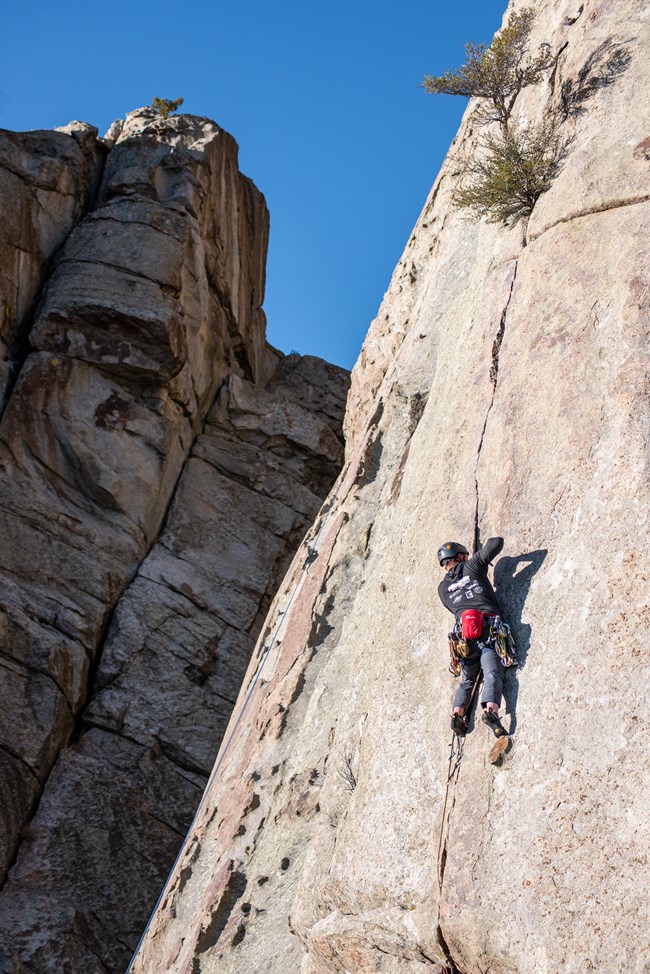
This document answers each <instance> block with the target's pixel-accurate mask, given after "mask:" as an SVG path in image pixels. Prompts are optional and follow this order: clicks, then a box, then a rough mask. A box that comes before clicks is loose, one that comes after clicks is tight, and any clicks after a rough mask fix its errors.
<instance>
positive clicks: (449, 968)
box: [436, 923, 465, 974]
mask: <svg viewBox="0 0 650 974" xmlns="http://www.w3.org/2000/svg"><path fill="white" fill-rule="evenodd" d="M436 937H437V940H438V946H439V947H440V950H441V951H442V953H443V954H444V955H445V960H446V965H445V966H444V967H442V968H441V970H440V974H465V972H464V971H463V970H462V968H460V967H459V966H458V964H457V963H456V961H455V960H454V957H453V956H452V954H451V951H450V950H449V946H448V944H447V941H446V940H445V937H444V934H443V932H442V927H441V926H440V924H439V923H438V928H437V930H436Z"/></svg>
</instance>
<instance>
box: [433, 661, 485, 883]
mask: <svg viewBox="0 0 650 974" xmlns="http://www.w3.org/2000/svg"><path fill="white" fill-rule="evenodd" d="M480 681H481V671H480V670H479V671H478V673H477V674H476V679H475V680H474V686H473V687H472V695H471V697H470V698H469V703H468V705H467V709H466V711H465V713H466V714H467V716H468V717H469V715H470V714H471V712H472V707H473V704H474V698H475V696H476V691H477V690H478V685H479V683H480ZM464 751H465V738H464V737H461V736H460V735H459V734H457V733H456V732H455V731H454V733H453V735H452V738H451V744H450V745H449V761H448V764H449V768H448V770H447V783H446V785H445V800H444V802H443V804H442V822H441V824H440V836H439V838H438V853H437V860H438V886H439V888H440V890H442V878H443V875H444V871H445V868H444V867H445V861H446V859H447V840H448V839H449V828H450V824H451V813H452V812H453V810H454V805H455V804H456V783H457V782H458V776H459V774H460V762H461V761H462V760H463V753H464ZM454 757H455V758H456V762H455V764H454V765H453V766H452V761H453V759H454ZM450 792H451V794H452V795H453V801H452V803H451V805H450V806H449V811H447V803H448V801H449V794H450ZM445 815H446V818H445ZM443 838H444V841H443Z"/></svg>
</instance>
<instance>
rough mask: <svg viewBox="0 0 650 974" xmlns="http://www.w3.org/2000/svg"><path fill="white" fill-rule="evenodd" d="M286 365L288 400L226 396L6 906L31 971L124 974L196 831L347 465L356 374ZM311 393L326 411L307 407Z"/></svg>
mask: <svg viewBox="0 0 650 974" xmlns="http://www.w3.org/2000/svg"><path fill="white" fill-rule="evenodd" d="M289 365H290V368H289V369H283V370H282V371H281V373H280V375H281V385H282V391H281V393H278V392H276V393H270V392H266V391H264V390H262V389H260V388H258V387H257V386H255V385H254V384H253V383H251V382H248V381H247V380H245V379H241V378H239V377H237V376H231V377H230V379H229V380H228V381H227V383H226V384H224V386H223V387H222V389H221V391H220V393H219V395H218V398H217V401H216V402H215V404H214V406H213V408H212V409H211V411H210V413H209V415H208V418H207V422H206V424H205V428H204V430H203V433H202V434H201V435H200V436H199V437H198V439H197V440H196V442H195V444H194V447H193V450H192V453H191V456H190V458H189V460H188V462H187V464H186V465H185V468H184V470H183V474H182V477H181V479H180V482H179V485H178V488H177V490H176V492H175V494H174V500H173V503H172V505H171V508H170V511H169V513H168V516H167V519H166V526H165V529H164V531H163V533H162V535H161V536H160V538H159V540H158V542H157V543H156V544H155V545H154V547H153V548H152V550H151V552H150V553H149V555H148V556H147V557H146V558H145V560H144V561H143V563H142V564H141V565H140V568H139V570H138V573H137V575H136V577H135V579H134V580H133V582H132V583H131V585H130V586H129V588H128V589H127V591H126V592H125V594H124V596H123V597H122V598H121V599H120V601H119V603H118V606H117V609H116V611H115V614H114V616H113V618H112V621H111V624H110V628H109V630H108V634H107V638H106V644H105V646H104V648H103V652H102V656H101V662H100V664H99V668H98V670H97V674H96V676H95V680H94V686H93V695H92V698H91V700H90V702H89V704H88V705H87V707H86V709H85V711H84V713H83V718H82V722H81V726H80V729H79V732H78V733H79V737H78V741H77V742H76V743H75V744H74V745H73V746H72V747H70V748H68V749H66V750H64V751H63V753H62V755H61V757H60V760H59V762H58V763H57V765H56V767H55V770H54V772H53V773H52V775H51V777H50V779H49V781H48V785H47V787H46V789H45V793H44V796H43V798H42V800H41V802H40V805H39V809H38V813H37V815H36V817H35V818H34V820H33V822H32V823H31V824H30V826H29V830H28V835H27V840H26V842H25V843H24V844H23V846H22V848H21V851H20V855H19V857H18V860H17V863H16V865H15V866H14V868H13V869H12V871H11V873H10V876H9V879H8V881H7V883H6V885H5V888H4V891H3V893H2V894H1V895H0V931H2V932H3V935H4V936H2V937H0V941H1V942H6V943H7V944H8V945H9V946H10V948H11V952H12V953H13V957H14V958H15V963H16V964H18V963H19V962H20V963H22V964H24V965H26V967H27V969H28V970H38V971H39V972H42V974H44V972H47V971H52V972H55V971H57V972H58V971H60V970H62V969H64V968H65V969H69V970H75V971H77V970H78V971H83V972H84V974H91V972H103V971H106V970H109V971H116V972H121V971H123V970H124V969H125V967H126V966H127V964H128V961H129V959H130V956H131V954H132V952H133V950H134V949H135V946H136V944H137V941H138V939H139V936H140V933H141V931H142V929H143V927H144V925H145V923H146V920H147V918H148V916H149V914H150V913H151V910H152V909H153V906H154V904H155V901H156V897H157V895H158V892H159V889H160V887H161V885H162V883H163V882H164V879H165V876H166V874H167V872H168V870H169V869H170V867H171V864H172V862H173V859H174V857H175V855H176V853H177V851H178V847H179V845H180V841H181V838H182V836H183V835H184V834H185V832H186V831H187V828H188V827H189V825H190V822H191V819H192V815H193V813H194V810H195V808H196V805H197V804H198V801H199V798H200V794H201V790H202V789H203V787H204V785H205V782H206V779H207V776H208V774H209V771H210V767H211V765H212V762H213V760H214V756H215V753H216V751H217V749H218V746H219V743H220V740H221V737H222V736H223V731H224V729H225V727H226V725H227V722H228V719H229V717H230V713H231V710H232V706H233V703H234V701H235V699H236V697H237V693H238V692H239V688H240V686H241V683H242V679H243V677H244V674H245V671H246V667H247V665H248V661H249V659H250V655H251V652H252V650H253V647H254V644H255V637H256V635H257V633H258V631H259V629H260V627H261V625H262V622H263V619H264V617H265V615H266V612H267V609H268V606H269V603H270V600H271V597H272V595H273V593H274V591H275V589H276V588H277V585H278V582H279V580H280V579H281V577H282V575H283V574H284V572H285V570H286V568H287V566H288V563H289V561H290V560H291V558H292V556H293V554H294V552H295V549H296V547H297V546H298V544H299V542H300V540H301V539H302V537H303V535H304V534H305V531H306V530H307V527H308V526H309V524H310V523H311V522H312V521H313V518H314V517H315V515H316V513H317V510H318V507H319V506H320V503H321V500H322V496H323V494H324V493H325V492H326V490H327V489H328V487H329V486H330V484H331V483H332V481H333V480H334V479H335V477H336V474H337V473H338V470H339V469H340V466H341V463H342V459H343V445H342V442H341V441H340V440H338V439H337V438H336V436H335V435H334V434H333V433H332V432H331V429H330V425H329V424H330V423H332V422H336V419H337V414H338V424H339V426H340V421H341V418H342V414H343V406H344V400H345V393H346V391H347V384H348V383H347V378H348V377H347V373H345V372H344V371H343V370H342V369H335V368H334V367H333V366H328V365H326V363H324V362H320V361H319V360H317V359H313V358H312V359H307V360H299V359H298V357H295V356H294V357H292V361H291V362H290V363H289ZM292 379H294V380H295V386H292ZM309 381H311V382H313V383H314V396H313V399H314V400H318V408H317V409H316V411H314V410H310V409H309V408H306V405H300V403H304V404H308V403H309V399H310V397H309V394H308V389H309ZM328 390H329V394H328ZM292 400H293V401H292ZM321 410H322V411H321ZM71 819H72V821H73V822H74V823H75V828H74V829H70V827H69V825H70V820H71ZM88 823H92V827H88ZM16 969H18V970H20V969H21V968H20V967H18V968H16Z"/></svg>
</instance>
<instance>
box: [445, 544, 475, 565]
mask: <svg viewBox="0 0 650 974" xmlns="http://www.w3.org/2000/svg"><path fill="white" fill-rule="evenodd" d="M468 554H469V551H468V550H467V548H466V547H465V545H462V544H458V543H457V542H456V541H448V542H447V544H443V546H442V548H438V561H439V562H440V564H441V566H442V565H444V563H445V562H446V561H449V560H450V559H451V558H455V557H456V555H468Z"/></svg>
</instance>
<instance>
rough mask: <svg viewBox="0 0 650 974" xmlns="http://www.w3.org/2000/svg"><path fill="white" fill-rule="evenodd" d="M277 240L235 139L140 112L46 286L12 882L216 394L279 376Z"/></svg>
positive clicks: (18, 622) (17, 471)
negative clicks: (121, 603) (100, 659)
mask: <svg viewBox="0 0 650 974" xmlns="http://www.w3.org/2000/svg"><path fill="white" fill-rule="evenodd" d="M74 129H75V132H76V131H77V130H78V129H79V126H78V125H76V123H75V127H74ZM80 131H81V135H80V138H82V139H84V140H87V139H88V138H89V135H88V133H87V132H86V131H85V130H83V129H81V130H80ZM59 137H60V138H61V139H64V140H65V144H66V145H68V142H69V141H70V136H69V135H64V134H60V136H59ZM75 144H76V143H75ZM267 232H268V214H267V211H266V207H265V204H264V200H263V198H262V196H261V195H260V194H259V193H258V191H257V190H256V189H255V188H254V187H253V186H252V184H251V183H250V181H249V180H247V179H246V178H245V177H243V176H242V175H241V174H240V173H239V171H238V168H237V146H236V143H235V142H234V140H233V139H232V138H231V137H230V136H229V135H227V134H226V133H225V132H222V131H221V130H220V129H219V128H218V127H217V126H216V125H215V124H214V123H213V122H210V121H209V120H207V119H200V118H195V117H193V116H181V117H179V118H176V119H173V120H167V121H166V122H163V120H155V119H154V120H151V119H149V118H148V117H144V118H142V117H141V113H134V114H133V115H132V116H131V117H130V118H129V119H128V120H127V124H126V125H125V127H124V132H123V135H122V137H121V139H120V140H119V142H118V143H117V144H116V145H115V147H114V148H113V150H112V151H111V153H110V156H109V158H108V161H107V163H106V167H105V171H104V176H103V181H102V185H101V188H100V191H99V197H98V202H97V205H96V208H95V209H94V210H93V212H92V213H91V214H89V215H88V216H87V217H86V218H85V219H84V220H83V221H82V223H80V224H79V226H78V227H77V228H76V229H75V230H74V232H73V233H72V234H70V236H69V237H68V239H67V241H66V244H65V246H64V248H63V250H62V251H61V253H60V255H59V259H58V262H57V266H56V269H55V271H54V273H53V275H52V277H51V278H50V279H49V281H48V286H47V289H46V292H45V294H44V295H43V297H42V299H41V301H40V304H39V307H38V311H37V314H36V318H35V321H34V324H33V327H32V329H31V332H30V336H29V338H30V344H31V346H32V347H33V348H34V349H35V351H34V352H33V353H32V354H30V355H29V356H28V357H27V359H26V361H25V363H24V365H23V367H22V370H21V372H20V375H19V377H18V381H17V384H16V386H15V389H14V391H13V394H12V396H11V399H10V400H9V403H8V405H7V408H6V410H5V413H4V415H3V417H2V423H1V424H0V471H1V473H2V491H1V494H0V530H1V531H2V536H3V546H2V551H1V553H0V584H1V592H0V599H1V601H0V632H1V633H2V644H1V647H0V658H1V659H2V665H3V672H4V673H5V674H6V679H5V680H3V684H2V691H1V692H2V695H3V704H4V705H5V715H6V720H5V721H3V724H2V729H1V730H0V748H1V749H2V751H3V754H4V758H3V760H4V761H5V762H6V763H7V764H8V765H9V767H10V771H9V772H8V774H7V777H6V779H5V780H6V781H7V782H8V784H7V785H6V789H7V794H6V795H5V794H3V796H2V797H3V803H4V801H5V800H6V802H7V803H8V805H9V806H10V808H11V811H8V812H7V815H6V818H5V819H4V820H6V821H8V822H10V823H11V826H12V827H11V828H8V829H6V830H3V832H2V838H1V848H0V865H1V867H2V869H3V870H4V868H5V867H6V865H7V863H8V862H9V861H10V860H11V857H12V855H13V853H14V850H15V846H16V840H17V834H18V828H19V823H20V821H21V820H23V821H25V820H26V819H27V818H29V815H30V811H31V806H32V803H33V800H34V798H35V796H36V794H37V792H38V789H39V787H40V786H42V784H43V783H44V781H45V780H46V778H47V775H48V774H49V771H50V769H51V767H52V764H53V762H54V760H55V758H56V756H57V754H58V752H59V750H60V748H61V747H62V746H64V745H65V744H66V743H67V741H68V739H69V737H70V734H71V733H72V730H73V727H74V722H75V719H76V717H77V715H78V713H79V710H80V708H81V707H82V705H83V703H84V700H85V694H86V686H87V682H88V675H89V671H90V667H91V665H92V663H93V661H94V659H95V657H96V653H97V649H98V647H99V646H100V645H101V642H102V639H103V637H104V634H105V629H106V626H107V623H108V621H109V619H110V616H111V613H112V612H113V610H114V607H115V605H116V602H117V600H118V598H119V596H120V595H121V593H122V592H123V590H124V589H125V587H126V586H127V584H128V583H129V582H130V581H131V579H132V578H133V576H134V574H135V573H136V571H137V568H138V565H139V563H140V562H141V560H142V559H143V558H144V556H145V555H146V554H147V552H148V550H149V549H150V547H151V545H152V544H153V542H154V541H155V539H156V537H157V534H158V532H159V529H160V526H161V523H162V520H163V518H164V516H165V513H166V511H167V508H168V505H169V502H170V499H171V497H172V494H173V490H174V487H175V484H176V482H177V480H178V477H179V474H180V472H181V469H182V466H183V463H184V461H185V459H186V458H187V455H188V453H189V450H190V448H191V445H192V442H193V438H194V437H195V435H196V433H197V432H198V431H199V430H200V427H201V424H202V422H203V419H204V417H205V415H206V413H207V411H208V409H209V408H210V406H211V404H212V401H213V399H214V396H215V393H216V390H217V388H218V386H219V385H220V383H221V382H222V381H223V380H224V379H225V377H226V376H228V375H230V374H231V372H232V371H233V370H235V371H237V372H238V373H240V374H241V373H243V374H245V375H248V376H249V377H250V378H251V379H252V380H260V381H265V380H266V379H267V378H268V368H269V363H275V362H276V356H275V355H273V354H271V353H269V352H268V350H267V346H266V344H265V339H264V315H263V312H262V311H261V310H260V305H261V302H262V296H263V287H264V262H265V254H266V239H267ZM3 787H5V786H3Z"/></svg>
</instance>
